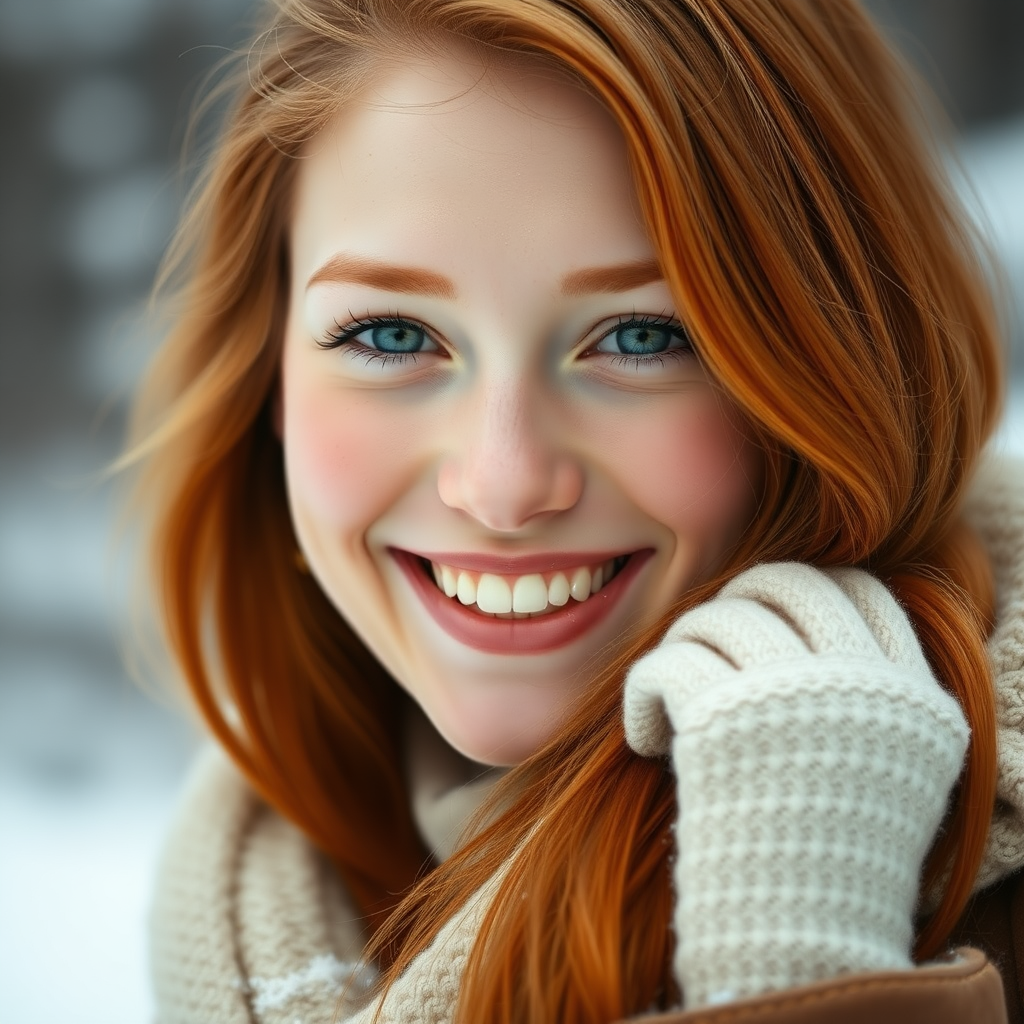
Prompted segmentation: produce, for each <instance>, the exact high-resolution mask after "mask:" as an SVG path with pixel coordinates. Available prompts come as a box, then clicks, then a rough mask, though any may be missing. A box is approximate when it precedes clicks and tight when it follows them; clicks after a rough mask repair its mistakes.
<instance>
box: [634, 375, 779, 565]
mask: <svg viewBox="0 0 1024 1024" xmlns="http://www.w3.org/2000/svg"><path fill="white" fill-rule="evenodd" d="M639 422H643V423H644V430H643V435H642V438H641V437H639V436H638V435H637V432H636V430H635V426H634V428H633V430H631V431H630V436H631V437H632V439H633V443H631V444H629V445H628V446H623V445H621V444H620V445H618V446H616V449H615V450H616V452H617V454H618V459H617V463H618V465H617V467H616V469H617V472H616V476H617V478H618V480H619V481H620V482H621V485H622V486H623V487H624V489H626V490H627V491H628V492H629V493H628V496H629V498H630V499H631V500H632V502H633V503H634V504H636V505H638V506H640V507H641V508H642V509H643V510H644V511H645V512H646V513H647V514H648V515H649V516H651V518H653V519H655V520H657V521H658V522H660V523H663V524H664V525H665V526H667V527H668V528H669V529H671V530H672V531H673V532H675V533H676V534H677V535H678V536H679V538H680V539H681V540H683V541H685V542H694V543H696V544H697V545H699V546H700V547H702V548H703V547H705V546H706V545H709V544H710V545H711V546H712V547H713V548H715V549H716V553H718V552H719V551H720V549H722V548H724V547H725V546H727V545H728V544H731V543H732V542H733V541H734V540H735V539H736V536H737V535H738V533H739V531H740V530H741V529H742V527H743V526H744V525H745V523H746V522H747V521H748V519H749V517H750V516H751V514H752V513H753V509H754V502H755V495H756V492H757V488H758V481H759V479H760V456H759V454H758V452H757V450H756V449H755V448H754V446H753V445H751V444H750V443H749V442H748V441H747V440H746V439H745V435H744V433H743V430H742V429H741V427H740V425H739V420H738V417H736V416H734V415H732V414H730V413H729V412H728V411H727V410H726V409H725V408H724V407H723V405H722V404H721V403H720V402H719V400H718V399H717V397H716V396H715V395H713V394H702V395H695V396H686V397H684V398H683V400H681V401H680V400H678V398H676V399H675V400H673V401H672V402H665V403H658V405H657V406H656V407H654V408H653V409H649V410H648V411H647V413H645V415H644V416H643V417H641V418H640V419H639Z"/></svg>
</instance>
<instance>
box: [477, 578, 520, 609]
mask: <svg viewBox="0 0 1024 1024" xmlns="http://www.w3.org/2000/svg"><path fill="white" fill-rule="evenodd" d="M476 603H477V607H478V608H479V609H480V611H482V612H491V614H494V613H496V612H510V611H512V591H511V589H510V588H509V585H508V584H507V583H506V582H505V581H504V580H503V579H502V578H501V577H500V576H493V575H492V574H491V573H489V572H485V573H484V574H483V575H482V576H481V577H480V582H479V583H477V585H476Z"/></svg>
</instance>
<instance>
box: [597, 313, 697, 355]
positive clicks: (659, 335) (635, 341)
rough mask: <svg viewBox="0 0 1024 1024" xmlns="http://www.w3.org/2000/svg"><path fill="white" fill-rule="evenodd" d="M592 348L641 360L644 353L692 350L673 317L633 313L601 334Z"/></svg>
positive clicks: (685, 351)
mask: <svg viewBox="0 0 1024 1024" xmlns="http://www.w3.org/2000/svg"><path fill="white" fill-rule="evenodd" d="M594 351H595V352H604V353H609V354H612V355H618V356H626V357H629V358H631V359H634V360H640V361H643V360H644V357H647V356H652V357H657V356H662V355H683V354H685V353H689V352H692V351H693V344H692V343H691V341H690V336H689V335H688V334H687V333H686V328H684V327H683V325H682V324H680V323H679V322H678V321H676V320H667V319H665V318H663V317H640V316H635V315H634V316H631V317H629V319H624V320H622V321H621V322H620V323H619V325H618V326H617V327H615V328H614V329H613V330H611V331H609V332H608V333H607V334H606V335H604V337H602V338H601V340H600V341H599V342H598V343H597V345H596V346H595V347H594ZM652 361H653V360H652Z"/></svg>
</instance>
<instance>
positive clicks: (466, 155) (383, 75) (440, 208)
mask: <svg viewBox="0 0 1024 1024" xmlns="http://www.w3.org/2000/svg"><path fill="white" fill-rule="evenodd" d="M296 189H297V191H296V202H295V205H294V207H293V210H294V215H293V223H292V235H293V245H294V246H295V247H296V248H297V249H298V250H299V251H302V250H306V249H316V250H317V253H316V256H313V255H312V254H311V258H316V257H317V256H318V257H319V258H321V259H324V258H326V257H327V256H329V255H330V253H329V252H327V251H326V250H327V248H328V247H329V246H330V245H332V244H334V245H336V244H337V243H338V238H337V236H339V235H340V236H344V244H345V246H346V247H356V248H362V249H366V248H367V247H369V249H370V250H371V251H373V250H377V249H379V248H381V247H382V246H384V247H386V246H387V245H388V243H389V241H391V240H394V241H396V242H398V243H401V244H408V241H409V238H410V232H412V233H413V234H414V235H416V236H417V237H420V238H421V239H422V240H423V242H424V244H425V245H426V246H427V247H428V248H429V239H430V237H431V232H434V233H436V234H435V237H437V238H439V237H441V236H444V237H450V236H451V235H452V234H453V233H454V232H464V233H465V232H468V233H470V234H472V235H473V236H474V238H475V239H476V240H478V241H482V240H484V239H486V240H489V241H491V242H498V241H503V242H504V244H507V245H519V246H521V245H522V244H523V243H524V242H525V241H527V236H529V237H530V238H532V240H533V242H534V243H539V242H541V241H542V240H543V239H545V238H548V239H558V238H562V237H564V236H565V234H566V233H567V232H575V233H576V234H577V235H579V234H580V232H583V235H584V236H586V237H580V239H579V241H580V243H581V244H582V243H585V242H588V241H589V242H591V243H596V241H597V237H598V236H599V235H601V234H609V233H611V234H615V235H617V236H618V238H619V240H620V241H621V240H622V238H623V236H624V235H625V236H629V237H630V238H631V239H633V240H634V241H636V242H637V244H638V245H640V246H641V247H642V248H646V234H645V232H644V230H643V227H642V224H641V218H640V216H639V213H638V209H637V204H636V201H635V198H634V194H633V187H632V182H631V178H630V173H629V167H628V160H627V156H626V149H625V144H624V141H623V138H622V135H621V132H620V131H619V129H618V126H617V125H616V124H615V122H614V120H613V119H612V118H611V116H610V115H609V114H608V112H607V111H606V110H605V109H604V107H603V106H602V105H601V104H600V103H599V102H598V101H597V100H596V99H595V98H594V97H592V96H591V95H590V94H589V93H588V92H587V91H586V90H585V89H584V88H583V87H582V86H581V85H580V84H579V83H578V82H576V81H575V80H574V79H572V78H571V77H570V76H569V75H568V74H567V73H565V72H560V71H558V70H557V69H554V68H551V67H549V66H546V65H545V64H543V63H541V62H539V61H536V60H532V59H528V58H526V57H524V58H523V59H522V60H519V59H516V58H511V59H509V58H505V59H503V60H502V62H501V63H500V64H499V63H495V62H493V61H488V62H484V60H483V59H482V58H481V57H480V56H479V55H477V54H474V53H473V52H470V51H458V50H452V51H450V52H447V53H444V54H441V55H433V56H431V57H430V58H427V57H423V58H419V59H416V58H410V59H409V60H408V61H406V62H405V63H403V64H401V65H395V64H390V65H389V66H387V67H386V68H383V69H382V70H381V72H380V73H379V74H378V76H377V77H376V79H375V80H374V82H373V83H372V85H371V86H370V87H368V88H367V89H366V90H364V92H363V93H362V94H361V95H360V96H359V98H358V99H356V100H354V101H352V102H349V103H346V104H345V105H344V106H343V107H342V108H341V109H340V110H339V111H338V113H337V114H336V116H335V117H334V119H333V121H332V122H331V124H330V125H329V126H328V127H327V129H326V130H325V131H324V132H322V133H321V134H320V135H319V136H318V137H317V138H316V139H315V140H314V141H313V142H312V143H311V144H310V145H309V147H308V149H307V151H306V152H305V154H304V155H303V158H302V166H301V167H300V169H299V174H298V180H297V185H296ZM328 234H333V235H335V236H336V237H335V238H334V239H333V240H328V238H327V235H328ZM417 255H419V256H421V257H422V256H426V255H428V253H419V254H417ZM592 262H594V261H592Z"/></svg>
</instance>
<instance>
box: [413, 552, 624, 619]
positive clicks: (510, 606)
mask: <svg viewBox="0 0 1024 1024" xmlns="http://www.w3.org/2000/svg"><path fill="white" fill-rule="evenodd" d="M624 562H625V559H624V558H623V559H621V560H620V559H616V558H612V559H609V560H608V561H607V562H605V563H604V564H603V565H599V566H597V568H595V569H594V570H593V572H591V570H590V568H589V566H581V567H580V568H578V569H575V570H573V573H572V576H571V577H567V576H566V574H565V573H564V572H557V573H555V575H554V576H552V577H551V581H550V582H549V583H547V584H545V582H544V577H543V576H542V575H541V574H540V573H528V574H527V575H525V576H519V577H518V578H516V579H511V578H509V577H506V576H498V575H496V574H494V573H488V572H485V573H481V574H480V575H477V574H475V573H469V572H460V571H459V570H457V569H454V568H453V567H451V566H448V565H440V564H438V563H437V562H431V563H430V571H431V574H432V575H433V577H434V582H435V583H436V584H437V587H438V589H439V590H441V591H443V592H444V594H445V595H446V596H447V597H456V598H458V600H459V601H460V602H461V603H462V604H464V605H474V604H475V605H476V606H477V608H478V609H479V610H480V611H481V612H484V613H486V614H488V615H498V616H501V617H502V618H510V619H512V618H514V619H526V618H531V617H535V616H539V615H544V614H546V613H548V612H550V611H553V610H554V609H555V608H562V607H564V606H565V605H566V604H568V602H569V598H570V597H572V598H574V599H575V600H576V601H578V602H583V601H586V600H587V599H588V598H589V597H590V596H591V595H592V594H596V593H597V592H598V591H599V590H600V589H601V588H602V587H603V586H604V585H605V584H606V583H607V582H608V581H609V580H610V579H611V578H612V576H614V575H615V572H616V569H618V568H621V565H622V564H623V563H624Z"/></svg>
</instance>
